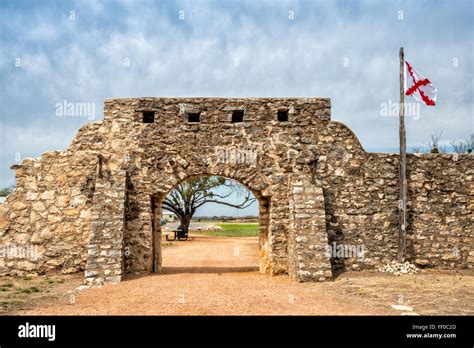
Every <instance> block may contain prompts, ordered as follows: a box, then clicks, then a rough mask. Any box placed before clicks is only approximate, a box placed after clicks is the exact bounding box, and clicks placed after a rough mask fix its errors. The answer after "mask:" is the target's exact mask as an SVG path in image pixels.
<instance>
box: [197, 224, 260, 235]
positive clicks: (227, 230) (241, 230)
mask: <svg viewBox="0 0 474 348" xmlns="http://www.w3.org/2000/svg"><path fill="white" fill-rule="evenodd" d="M217 226H220V227H221V228H222V230H220V231H192V232H193V233H201V234H205V235H208V236H220V237H258V224H247V223H220V224H217Z"/></svg>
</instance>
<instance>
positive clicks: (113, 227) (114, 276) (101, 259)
mask: <svg viewBox="0 0 474 348" xmlns="http://www.w3.org/2000/svg"><path fill="white" fill-rule="evenodd" d="M125 190H126V172H125V171H120V170H117V171H115V172H112V173H110V172H109V173H106V174H104V176H103V177H98V178H97V180H96V184H95V192H94V200H93V206H92V226H91V234H90V239H89V246H88V251H87V265H86V271H85V281H86V283H88V284H91V285H93V284H102V283H103V282H112V283H115V282H119V281H121V279H122V275H123V259H124V258H123V254H124V250H123V237H124V229H125V199H126V197H125ZM125 252H126V251H125Z"/></svg>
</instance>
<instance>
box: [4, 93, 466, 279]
mask: <svg viewBox="0 0 474 348" xmlns="http://www.w3.org/2000/svg"><path fill="white" fill-rule="evenodd" d="M407 164H408V185H409V192H408V193H409V201H408V210H409V217H408V222H409V228H408V232H407V233H408V236H407V238H408V240H407V259H408V261H410V262H412V263H415V264H416V265H418V266H420V267H436V268H447V269H454V268H472V267H473V262H474V252H473V249H472V241H473V240H472V232H473V224H472V222H473V221H472V219H473V206H474V185H473V168H474V165H473V164H474V161H473V157H472V156H470V155H467V154H466V155H451V154H422V155H409V156H408V159H407ZM12 169H14V170H15V171H16V189H15V191H14V192H13V193H12V194H10V195H9V196H8V198H7V200H6V202H5V203H4V204H2V205H0V245H1V250H0V252H1V255H0V273H2V274H32V273H36V274H45V273H49V272H62V273H73V272H84V273H85V278H86V280H87V282H89V283H103V282H117V281H120V280H121V279H122V278H123V277H124V275H125V274H126V273H131V272H133V273H135V272H160V271H161V228H160V224H159V218H160V216H161V202H162V200H163V198H164V197H165V196H166V194H167V193H168V192H169V191H170V190H171V189H172V188H173V187H174V186H176V185H177V184H178V183H180V182H182V181H183V180H186V179H189V178H192V177H196V176H200V175H222V176H225V177H227V178H231V179H234V180H236V181H238V182H239V183H241V184H242V185H244V186H245V187H246V188H248V189H249V190H251V191H252V192H253V193H254V195H255V196H256V198H257V199H258V201H259V208H260V210H259V213H260V236H259V244H260V270H261V271H262V272H265V273H269V274H280V273H287V274H289V275H290V276H291V277H293V278H295V279H297V280H299V281H323V280H326V279H331V278H332V274H333V271H335V270H337V269H354V270H358V269H371V268H375V267H378V266H380V265H382V264H384V263H387V262H389V261H392V260H395V259H396V255H397V231H398V227H397V226H398V225H397V224H398V215H397V214H398V209H397V204H398V155H395V154H386V153H367V152H365V151H364V150H363V148H362V146H361V144H360V142H359V141H358V139H357V138H356V136H355V135H354V133H353V132H352V131H351V130H350V129H349V128H348V127H347V126H345V125H344V124H342V123H340V122H335V121H331V104H330V100H329V99H325V98H238V99H237V98H236V99H232V98H128V99H111V100H106V101H105V108H104V119H103V121H100V122H94V123H89V124H86V125H84V126H83V127H82V128H81V129H80V130H79V132H78V134H77V135H76V137H75V139H74V140H73V142H72V144H71V145H70V147H69V148H68V149H67V150H65V151H54V152H47V153H45V154H43V155H42V156H41V157H39V158H37V159H25V160H24V161H23V162H22V163H21V164H18V165H13V166H12ZM328 246H330V247H329V248H328ZM338 246H343V247H345V249H344V250H363V251H364V252H363V255H352V254H350V253H349V254H341V255H340V254H337V253H333V252H331V251H334V250H337V249H338V248H337V247H338ZM351 248H352V249H351Z"/></svg>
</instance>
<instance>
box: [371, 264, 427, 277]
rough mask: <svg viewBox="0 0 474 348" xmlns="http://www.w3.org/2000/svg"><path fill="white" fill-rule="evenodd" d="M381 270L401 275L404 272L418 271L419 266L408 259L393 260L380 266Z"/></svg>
mask: <svg viewBox="0 0 474 348" xmlns="http://www.w3.org/2000/svg"><path fill="white" fill-rule="evenodd" d="M378 271H379V272H384V273H392V274H393V275H396V276H399V275H402V274H413V273H417V272H418V268H416V266H415V265H414V264H412V263H410V262H408V261H406V262H403V263H401V262H398V261H392V262H390V263H387V264H385V265H383V266H380V267H379V268H378Z"/></svg>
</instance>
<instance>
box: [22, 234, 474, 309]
mask: <svg viewBox="0 0 474 348" xmlns="http://www.w3.org/2000/svg"><path fill="white" fill-rule="evenodd" d="M257 264H258V242H257V239H256V238H253V237H240V238H227V237H207V236H194V237H193V239H192V240H191V241H189V242H176V243H173V245H171V246H167V247H165V248H164V255H163V265H164V272H163V274H156V275H146V276H145V275H142V276H131V277H129V278H127V279H126V281H123V282H121V283H119V284H116V285H106V286H104V287H102V288H95V289H87V290H84V291H80V292H77V294H76V295H75V296H74V298H73V301H71V296H70V295H67V296H66V295H64V296H62V297H60V298H59V299H54V300H53V299H52V300H50V301H49V302H47V303H44V302H42V303H41V305H38V306H35V307H34V308H31V309H28V310H18V311H16V313H15V314H33V315H36V314H39V315H41V314H66V315H85V314H92V315H95V314H115V315H118V314H125V315H139V314H143V315H153V314H158V315H207V314H209V315H260V314H270V315H275V314H276V315H279V314H289V315H297V314H301V315H314V314H317V315H349V314H351V315H371V314H373V315H400V311H396V310H394V309H392V308H391V307H390V305H391V304H397V303H401V302H400V301H402V302H403V304H405V305H410V306H414V307H415V311H416V312H417V313H419V314H471V315H472V314H473V313H474V292H473V290H472V289H473V288H474V282H473V278H474V277H473V276H472V274H467V275H465V274H457V273H453V272H451V273H449V272H448V273H446V274H444V273H440V274H438V273H436V274H431V273H429V274H417V275H412V276H405V277H394V276H391V275H385V274H380V273H377V272H352V273H346V274H344V275H343V276H341V277H339V278H337V279H336V280H335V281H334V282H326V283H298V282H295V281H293V280H291V279H290V278H289V277H288V276H277V277H270V276H267V275H262V274H260V273H259V272H258V268H257ZM448 297H449V299H448ZM71 302H73V303H71Z"/></svg>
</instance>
